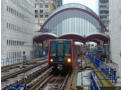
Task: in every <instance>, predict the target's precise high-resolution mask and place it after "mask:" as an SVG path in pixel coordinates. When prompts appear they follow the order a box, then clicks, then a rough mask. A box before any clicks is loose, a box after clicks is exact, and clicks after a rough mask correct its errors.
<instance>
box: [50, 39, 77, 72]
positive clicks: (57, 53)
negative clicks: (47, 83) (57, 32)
mask: <svg viewBox="0 0 121 90" xmlns="http://www.w3.org/2000/svg"><path fill="white" fill-rule="evenodd" d="M77 50H78V49H77V48H76V47H75V46H74V41H73V40H69V39H52V40H49V49H48V67H51V66H53V69H54V70H55V71H65V72H67V71H70V72H71V71H72V70H73V68H74V64H75V62H76V57H77V52H78V51H77Z"/></svg>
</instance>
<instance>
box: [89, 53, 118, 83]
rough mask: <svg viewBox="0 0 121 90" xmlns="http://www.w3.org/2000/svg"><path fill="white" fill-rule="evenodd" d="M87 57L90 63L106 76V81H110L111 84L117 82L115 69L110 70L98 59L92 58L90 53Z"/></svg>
mask: <svg viewBox="0 0 121 90" xmlns="http://www.w3.org/2000/svg"><path fill="white" fill-rule="evenodd" d="M87 56H88V58H89V59H90V62H92V63H93V64H94V65H95V67H97V68H99V69H100V70H101V72H103V73H104V74H105V75H106V79H108V80H111V81H112V83H116V82H117V77H116V69H115V68H111V67H110V66H109V65H107V64H106V63H105V62H102V61H101V60H100V59H99V58H97V57H95V56H93V55H92V53H88V55H87Z"/></svg>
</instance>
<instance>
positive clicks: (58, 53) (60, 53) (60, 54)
mask: <svg viewBox="0 0 121 90" xmlns="http://www.w3.org/2000/svg"><path fill="white" fill-rule="evenodd" d="M63 46H64V44H58V45H57V56H63Z"/></svg>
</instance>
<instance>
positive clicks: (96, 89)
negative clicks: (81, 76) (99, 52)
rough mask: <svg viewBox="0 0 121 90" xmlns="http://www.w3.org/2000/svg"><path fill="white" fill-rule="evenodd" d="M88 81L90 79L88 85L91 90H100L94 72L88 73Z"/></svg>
mask: <svg viewBox="0 0 121 90" xmlns="http://www.w3.org/2000/svg"><path fill="white" fill-rule="evenodd" d="M90 81H91V85H90V88H91V90H101V89H100V87H99V85H98V83H97V80H96V78H95V74H94V73H93V71H92V72H91V73H90Z"/></svg>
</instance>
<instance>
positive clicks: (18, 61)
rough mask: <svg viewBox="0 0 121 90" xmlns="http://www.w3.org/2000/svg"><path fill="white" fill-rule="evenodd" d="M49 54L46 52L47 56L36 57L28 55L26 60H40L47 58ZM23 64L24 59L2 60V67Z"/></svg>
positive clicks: (38, 55)
mask: <svg viewBox="0 0 121 90" xmlns="http://www.w3.org/2000/svg"><path fill="white" fill-rule="evenodd" d="M47 55H48V53H47V52H46V53H45V55H43V54H41V53H40V54H36V55H28V56H26V60H31V59H34V58H40V57H45V56H47ZM21 62H23V57H22V56H21V57H17V58H5V59H2V60H1V66H2V67H3V66H7V65H12V64H16V63H21Z"/></svg>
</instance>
